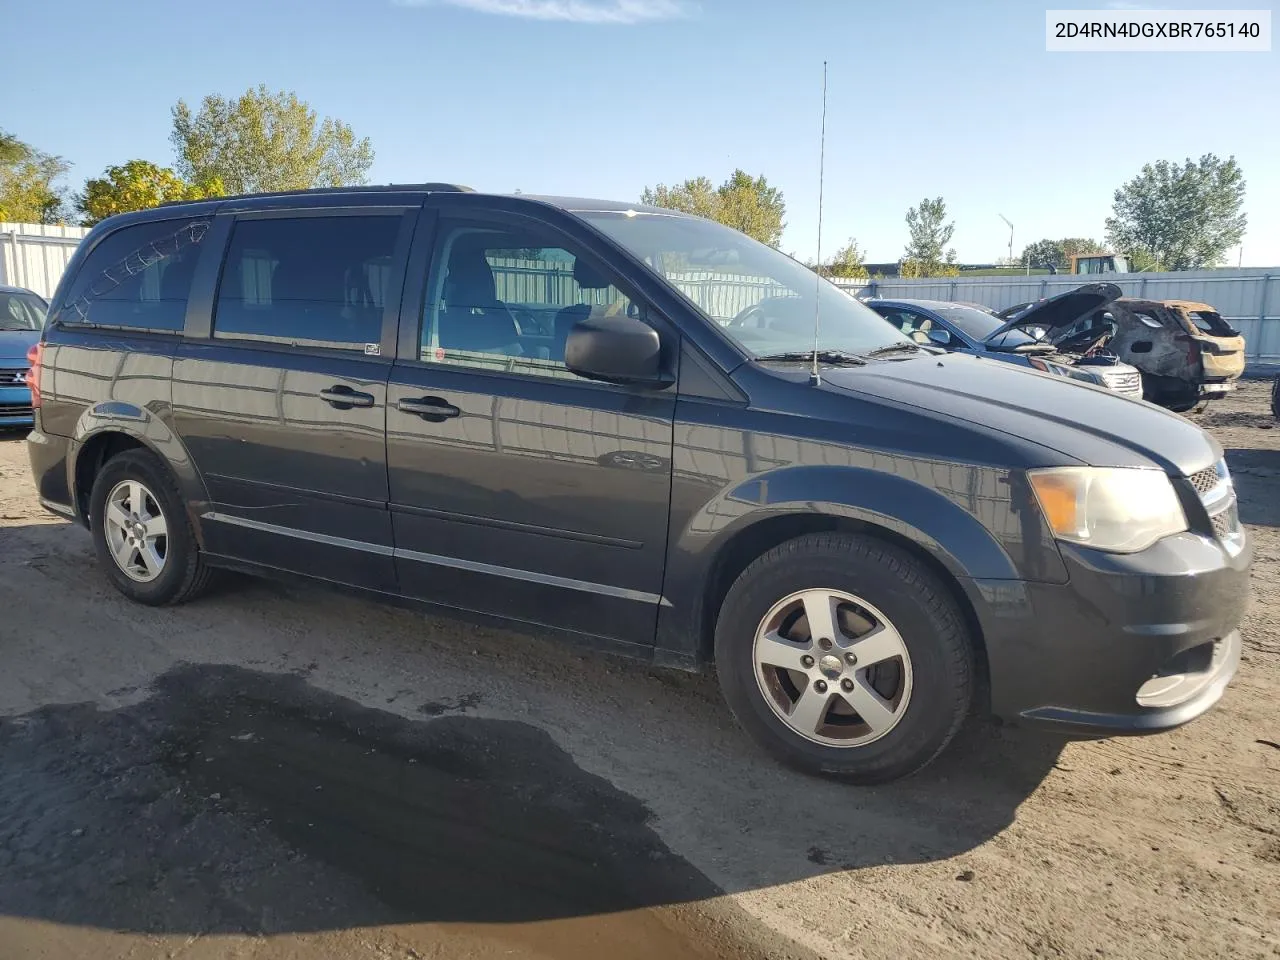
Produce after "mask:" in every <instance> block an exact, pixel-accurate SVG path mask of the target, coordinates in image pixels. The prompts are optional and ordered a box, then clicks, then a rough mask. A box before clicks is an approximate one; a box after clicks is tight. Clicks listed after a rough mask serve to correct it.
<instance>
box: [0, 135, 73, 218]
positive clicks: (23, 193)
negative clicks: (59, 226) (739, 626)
mask: <svg viewBox="0 0 1280 960" xmlns="http://www.w3.org/2000/svg"><path fill="white" fill-rule="evenodd" d="M70 169H71V165H70V164H69V163H67V162H66V161H65V160H63V159H62V158H61V157H55V156H52V155H50V154H47V153H45V152H43V151H41V150H37V149H36V148H35V147H32V146H30V145H29V144H26V143H23V142H22V141H21V140H19V139H18V138H17V137H15V136H13V135H12V134H9V133H6V132H5V131H3V130H0V221H8V222H12V223H60V222H62V220H63V219H64V216H63V213H64V203H63V201H64V190H63V188H62V187H61V186H60V185H59V184H58V181H59V180H61V179H62V177H63V176H64V175H65V174H66V172H67V171H68V170H70Z"/></svg>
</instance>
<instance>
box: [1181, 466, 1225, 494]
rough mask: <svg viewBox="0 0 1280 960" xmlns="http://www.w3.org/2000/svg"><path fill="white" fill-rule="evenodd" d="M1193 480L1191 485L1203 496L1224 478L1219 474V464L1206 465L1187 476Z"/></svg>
mask: <svg viewBox="0 0 1280 960" xmlns="http://www.w3.org/2000/svg"><path fill="white" fill-rule="evenodd" d="M1187 479H1188V480H1190V481H1191V485H1192V486H1193V487H1195V488H1196V493H1198V494H1200V496H1201V497H1203V496H1204V495H1205V494H1206V493H1209V492H1210V491H1212V490H1213V489H1214V488H1215V487H1217V486H1218V484H1220V483H1221V482H1222V478H1221V477H1220V476H1219V475H1218V465H1217V464H1214V465H1213V466H1212V467H1205V468H1204V469H1203V470H1198V471H1197V472H1195V473H1193V474H1192V475H1191V476H1190V477H1188V478H1187Z"/></svg>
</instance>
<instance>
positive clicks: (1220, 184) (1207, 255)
mask: <svg viewBox="0 0 1280 960" xmlns="http://www.w3.org/2000/svg"><path fill="white" fill-rule="evenodd" d="M1244 191H1245V180H1244V174H1243V172H1242V171H1241V170H1240V166H1239V165H1238V164H1237V163H1236V160H1235V157H1228V158H1227V159H1226V160H1220V159H1219V158H1218V157H1216V156H1214V155H1213V154H1212V153H1206V154H1205V155H1204V156H1203V157H1201V158H1200V159H1199V160H1198V161H1194V160H1192V159H1191V158H1189V157H1188V158H1187V161H1186V163H1185V164H1177V163H1169V161H1167V160H1160V161H1158V162H1157V163H1154V164H1151V163H1148V164H1146V165H1145V166H1144V167H1143V168H1142V170H1141V172H1139V174H1138V175H1137V176H1136V177H1134V178H1133V179H1132V180H1130V181H1129V182H1128V183H1126V184H1125V185H1124V186H1122V187H1120V189H1118V190H1117V191H1116V192H1115V200H1114V206H1113V208H1112V215H1111V216H1110V217H1108V218H1107V241H1108V242H1109V243H1110V244H1111V245H1112V246H1113V247H1114V248H1115V250H1116V252H1118V253H1126V254H1129V255H1130V256H1131V257H1133V258H1134V260H1135V262H1139V263H1140V262H1144V261H1148V262H1152V261H1153V262H1157V263H1159V265H1160V269H1161V270H1195V269H1202V268H1205V267H1213V266H1217V265H1218V264H1219V263H1221V262H1222V260H1223V258H1224V256H1225V254H1226V252H1227V250H1229V249H1230V248H1231V247H1234V246H1236V245H1237V244H1238V243H1239V242H1240V240H1241V239H1242V238H1243V237H1244V231H1245V227H1246V226H1247V225H1248V224H1247V220H1246V217H1245V215H1244V214H1243V213H1242V212H1241V208H1242V207H1243V206H1244Z"/></svg>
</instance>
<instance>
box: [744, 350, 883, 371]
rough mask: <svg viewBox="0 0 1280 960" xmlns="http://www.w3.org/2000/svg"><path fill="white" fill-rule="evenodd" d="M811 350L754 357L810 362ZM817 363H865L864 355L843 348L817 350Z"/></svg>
mask: <svg viewBox="0 0 1280 960" xmlns="http://www.w3.org/2000/svg"><path fill="white" fill-rule="evenodd" d="M814 352H815V351H813V350H793V351H792V352H790V353H768V354H765V355H763V356H759V357H756V360H763V361H774V362H777V363H800V362H812V361H813V355H814ZM817 354H818V362H819V363H831V364H837V363H844V364H848V365H850V366H854V367H857V366H861V365H862V364H864V363H866V362H867V360H866V357H860V356H858V355H857V354H856V353H848V352H847V351H844V350H818V351H817Z"/></svg>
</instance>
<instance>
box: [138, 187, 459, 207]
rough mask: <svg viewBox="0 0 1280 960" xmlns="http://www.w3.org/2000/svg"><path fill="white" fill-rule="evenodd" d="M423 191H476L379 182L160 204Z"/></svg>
mask: <svg viewBox="0 0 1280 960" xmlns="http://www.w3.org/2000/svg"><path fill="white" fill-rule="evenodd" d="M406 191H408V192H413V191H422V192H424V193H475V190H473V189H472V188H471V187H464V186H463V185H462V184H458V183H385V184H384V183H377V184H359V185H355V186H350V187H307V188H305V189H302V190H272V191H266V192H263V193H236V194H232V195H230V196H226V197H202V198H200V199H196V200H168V201H166V202H164V203H161V204H158V206H161V207H175V206H183V205H185V204H190V203H216V202H219V201H224V200H248V199H250V198H251V197H298V196H308V195H310V194H313V193H322V194H324V193H404V192H406Z"/></svg>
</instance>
